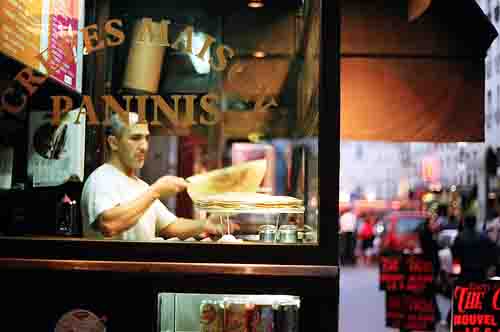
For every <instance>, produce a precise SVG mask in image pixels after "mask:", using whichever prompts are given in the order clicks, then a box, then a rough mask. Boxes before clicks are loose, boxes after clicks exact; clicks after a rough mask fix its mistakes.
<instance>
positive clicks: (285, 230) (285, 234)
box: [279, 225, 297, 243]
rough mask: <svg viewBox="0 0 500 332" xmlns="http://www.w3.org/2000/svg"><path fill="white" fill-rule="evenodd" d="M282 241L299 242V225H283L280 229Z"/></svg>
mask: <svg viewBox="0 0 500 332" xmlns="http://www.w3.org/2000/svg"><path fill="white" fill-rule="evenodd" d="M279 237H280V242H282V243H296V242H297V226H295V225H282V226H281V227H280V229H279Z"/></svg>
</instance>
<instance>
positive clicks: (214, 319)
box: [200, 300, 224, 332]
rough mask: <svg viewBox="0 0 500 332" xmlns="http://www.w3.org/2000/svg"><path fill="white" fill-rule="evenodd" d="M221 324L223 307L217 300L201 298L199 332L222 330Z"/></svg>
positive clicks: (217, 331) (222, 322) (222, 321)
mask: <svg viewBox="0 0 500 332" xmlns="http://www.w3.org/2000/svg"><path fill="white" fill-rule="evenodd" d="M221 313H222V314H221ZM223 324H224V309H223V308H222V307H221V306H220V305H219V303H218V302H217V301H212V300H203V301H202V302H201V304H200V332H222V331H223Z"/></svg>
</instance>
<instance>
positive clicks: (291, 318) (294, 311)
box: [275, 304, 299, 332]
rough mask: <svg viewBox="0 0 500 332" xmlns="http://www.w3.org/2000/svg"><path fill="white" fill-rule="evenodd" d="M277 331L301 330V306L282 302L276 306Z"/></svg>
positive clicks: (296, 331)
mask: <svg viewBox="0 0 500 332" xmlns="http://www.w3.org/2000/svg"><path fill="white" fill-rule="evenodd" d="M275 314H276V319H275V322H276V332H299V308H298V306H297V305H295V304H282V305H280V306H279V307H277V308H276V311H275Z"/></svg>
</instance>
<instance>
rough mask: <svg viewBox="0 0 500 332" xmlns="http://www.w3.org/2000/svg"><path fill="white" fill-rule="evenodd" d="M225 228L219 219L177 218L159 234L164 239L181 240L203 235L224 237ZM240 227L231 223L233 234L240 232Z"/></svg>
mask: <svg viewBox="0 0 500 332" xmlns="http://www.w3.org/2000/svg"><path fill="white" fill-rule="evenodd" d="M225 227H227V226H224V225H222V224H220V222H219V219H218V218H217V217H215V218H208V219H185V218H177V219H176V220H175V221H174V222H173V223H171V224H169V225H167V226H165V227H163V228H162V229H161V230H160V232H159V234H160V236H161V237H164V238H171V237H178V238H179V239H181V240H184V239H187V238H189V237H192V236H197V235H200V234H202V233H205V234H210V235H224V231H225ZM239 229H240V225H238V224H237V223H234V222H232V223H231V229H230V231H231V233H233V232H235V231H238V230H239Z"/></svg>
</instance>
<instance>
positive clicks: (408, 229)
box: [396, 217, 425, 233]
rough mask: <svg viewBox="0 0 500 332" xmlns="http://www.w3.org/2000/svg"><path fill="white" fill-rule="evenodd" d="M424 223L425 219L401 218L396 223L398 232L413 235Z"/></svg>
mask: <svg viewBox="0 0 500 332" xmlns="http://www.w3.org/2000/svg"><path fill="white" fill-rule="evenodd" d="M424 221H425V219H424V218H411V217H401V218H399V219H398V220H397V222H396V232H397V233H413V232H415V231H416V230H417V228H418V226H419V225H420V224H422V223H423V222H424Z"/></svg>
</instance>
